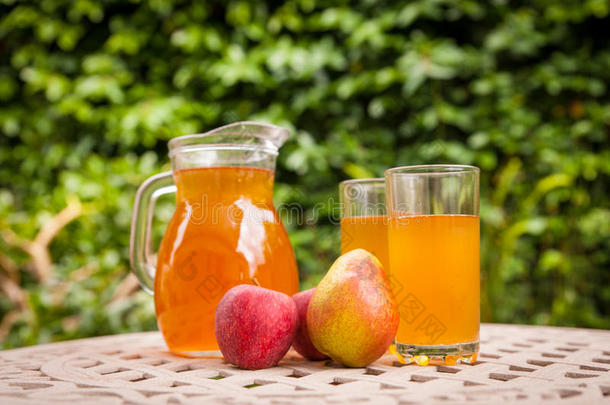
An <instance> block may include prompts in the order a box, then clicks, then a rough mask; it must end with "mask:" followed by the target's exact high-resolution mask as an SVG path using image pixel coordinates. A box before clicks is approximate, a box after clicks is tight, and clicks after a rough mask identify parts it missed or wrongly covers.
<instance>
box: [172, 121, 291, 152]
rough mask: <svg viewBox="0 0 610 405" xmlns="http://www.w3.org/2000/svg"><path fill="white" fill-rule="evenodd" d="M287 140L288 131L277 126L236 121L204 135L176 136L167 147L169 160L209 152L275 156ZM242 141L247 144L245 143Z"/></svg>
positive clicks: (203, 133)
mask: <svg viewBox="0 0 610 405" xmlns="http://www.w3.org/2000/svg"><path fill="white" fill-rule="evenodd" d="M247 127H254V128H258V129H259V130H260V133H252V132H249V131H247V130H245V128H247ZM231 128H235V131H234V132H233V131H230V129H231ZM240 128H241V129H242V130H240ZM289 136H290V131H289V130H288V129H286V128H282V127H279V126H277V125H273V124H268V123H266V122H257V121H239V122H234V123H232V124H228V125H223V126H221V127H218V128H215V129H212V130H210V131H207V132H202V133H198V134H189V135H181V136H177V137H175V138H172V139H170V140H169V141H168V142H167V145H168V149H169V156H170V157H172V156H173V155H175V154H177V153H180V152H183V151H189V152H192V151H199V150H210V149H216V150H234V151H248V150H249V151H261V152H267V153H269V154H272V155H277V154H278V149H279V148H280V146H282V144H283V143H284V142H285V141H286V139H288V137H289ZM214 137H220V138H225V139H222V141H219V139H218V138H214ZM245 140H250V141H249V142H245ZM223 141H224V142H223ZM240 141H241V142H240Z"/></svg>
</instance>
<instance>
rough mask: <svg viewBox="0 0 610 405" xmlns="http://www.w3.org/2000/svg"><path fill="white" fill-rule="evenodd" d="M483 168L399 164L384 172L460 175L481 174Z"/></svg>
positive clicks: (386, 173) (392, 173) (393, 173)
mask: <svg viewBox="0 0 610 405" xmlns="http://www.w3.org/2000/svg"><path fill="white" fill-rule="evenodd" d="M480 172H481V169H479V168H478V167H476V166H470V165H453V164H434V165H414V166H399V167H392V168H391V169H387V170H386V171H385V172H384V174H385V175H386V176H388V175H396V174H398V175H407V176H409V175H418V176H419V175H428V176H447V175H459V174H467V173H476V174H479V173H480Z"/></svg>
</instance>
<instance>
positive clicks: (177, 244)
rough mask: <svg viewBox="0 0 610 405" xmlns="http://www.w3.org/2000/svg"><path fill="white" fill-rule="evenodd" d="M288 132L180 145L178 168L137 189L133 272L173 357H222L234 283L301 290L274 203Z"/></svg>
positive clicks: (235, 128) (184, 140)
mask: <svg viewBox="0 0 610 405" xmlns="http://www.w3.org/2000/svg"><path fill="white" fill-rule="evenodd" d="M288 135H289V132H288V130H286V129H284V128H280V127H277V126H274V125H269V124H263V123H258V122H238V123H234V124H230V125H226V126H224V127H221V128H217V129H215V130H212V131H210V132H207V133H205V134H197V135H186V136H181V137H178V138H174V139H172V140H170V141H169V156H170V159H171V163H172V171H171V172H166V173H161V174H158V175H155V176H152V177H150V178H149V179H147V180H146V181H145V182H144V183H143V184H142V185H141V186H140V188H139V189H138V192H137V194H136V200H135V204H134V208H133V218H132V224H131V239H130V261H131V269H132V271H133V272H134V273H135V275H136V276H137V277H138V279H139V280H140V283H141V285H142V287H143V288H144V289H145V290H146V291H148V292H151V293H152V292H153V291H154V299H155V312H156V315H157V324H158V325H159V329H160V330H161V332H162V333H163V337H164V338H165V342H166V343H167V345H168V347H169V349H170V350H171V351H172V352H174V353H177V354H181V355H186V356H203V355H208V354H211V353H210V352H214V351H216V350H218V345H217V343H216V338H215V335H214V315H215V311H216V306H217V304H218V302H219V301H220V299H221V298H222V296H223V295H224V293H225V292H226V291H227V290H228V289H230V288H231V287H233V286H235V285H238V284H255V285H259V286H261V287H265V288H270V289H273V290H277V291H281V292H284V293H286V294H289V295H292V294H295V293H296V292H298V289H299V281H298V273H297V266H296V261H295V258H294V253H293V251H292V246H291V245H290V242H289V240H288V236H287V234H286V231H285V229H284V227H283V226H282V223H281V222H280V218H279V216H278V214H277V212H276V210H275V208H274V206H273V179H274V173H275V159H276V156H277V154H278V149H279V147H280V146H281V145H282V144H283V143H284V141H285V140H286V138H287V137H288ZM173 192H175V193H176V210H175V212H174V215H173V217H172V219H171V221H170V222H169V224H168V226H167V229H166V231H165V235H164V236H163V239H162V241H161V246H160V248H159V252H158V254H155V253H154V252H153V247H152V246H151V235H150V229H151V221H152V218H153V211H154V206H155V201H156V200H157V199H158V198H159V196H161V195H163V194H167V193H173Z"/></svg>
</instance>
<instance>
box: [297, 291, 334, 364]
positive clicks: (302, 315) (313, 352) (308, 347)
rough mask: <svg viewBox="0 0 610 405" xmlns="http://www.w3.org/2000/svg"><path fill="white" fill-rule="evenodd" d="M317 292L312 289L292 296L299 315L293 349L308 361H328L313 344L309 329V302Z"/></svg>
mask: <svg viewBox="0 0 610 405" xmlns="http://www.w3.org/2000/svg"><path fill="white" fill-rule="evenodd" d="M315 290H316V289H315V287H314V288H310V289H309V290H305V291H301V292H300V293H297V294H295V295H293V296H292V299H293V300H294V302H295V304H296V305H297V311H298V313H299V327H298V329H297V334H296V336H295V337H294V341H293V342H292V347H294V350H296V351H297V352H299V354H300V355H301V356H303V357H305V358H306V359H309V360H324V359H327V358H328V356H327V355H325V354H323V353H320V352H319V351H318V350H317V349H316V348H315V346H314V345H313V343H311V339H310V338H309V330H308V329H307V307H308V306H309V300H310V299H311V296H312V295H313V292H314V291H315Z"/></svg>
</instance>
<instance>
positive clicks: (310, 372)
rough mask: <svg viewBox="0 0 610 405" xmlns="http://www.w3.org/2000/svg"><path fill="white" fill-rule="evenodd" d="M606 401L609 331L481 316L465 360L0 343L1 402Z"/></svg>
mask: <svg viewBox="0 0 610 405" xmlns="http://www.w3.org/2000/svg"><path fill="white" fill-rule="evenodd" d="M69 402H72V403H76V404H80V403H83V404H96V405H104V404H197V403H206V404H208V403H231V404H233V403H239V404H255V403H256V404H260V403H263V404H266V403H269V404H281V403H288V404H291V405H294V404H300V403H303V404H311V403H346V402H350V403H354V404H356V403H364V404H367V403H374V404H426V405H429V404H435V403H438V404H457V403H475V404H476V403H481V404H483V403H484V404H489V403H500V402H503V403H518V404H530V403H531V404H538V403H549V404H555V403H560V404H572V403H574V404H587V405H589V404H597V403H610V331H603V330H593V329H574V328H557V327H541V326H522V325H500V324H483V325H481V352H480V355H479V360H478V361H476V362H475V363H474V364H472V365H468V364H460V365H456V366H427V367H421V366H417V365H408V366H405V365H403V364H400V363H399V362H397V361H396V359H395V357H394V356H392V355H390V354H387V355H385V356H383V357H382V358H381V359H379V360H378V361H376V362H375V363H373V364H371V365H370V366H368V367H366V368H344V367H341V366H339V365H337V364H335V363H332V362H330V361H318V362H311V361H306V360H303V358H302V357H300V356H299V355H298V354H296V353H295V352H292V351H291V352H289V353H288V354H287V355H286V357H285V358H284V360H282V361H281V362H280V364H279V365H278V366H277V367H273V368H269V369H265V370H258V371H247V370H240V369H238V368H236V367H234V366H232V365H230V364H227V363H225V362H223V360H222V358H208V359H187V358H182V357H177V356H173V355H172V354H171V353H169V352H168V350H167V347H166V346H165V344H164V343H163V339H162V337H161V335H160V334H159V333H158V332H146V333H134V334H125V335H116V336H105V337H98V338H90V339H81V340H75V341H68V342H61V343H53V344H47V345H39V346H32V347H25V348H20V349H14V350H5V351H0V403H2V404H36V405H40V404H42V403H44V404H54V403H62V404H65V403H69Z"/></svg>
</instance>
